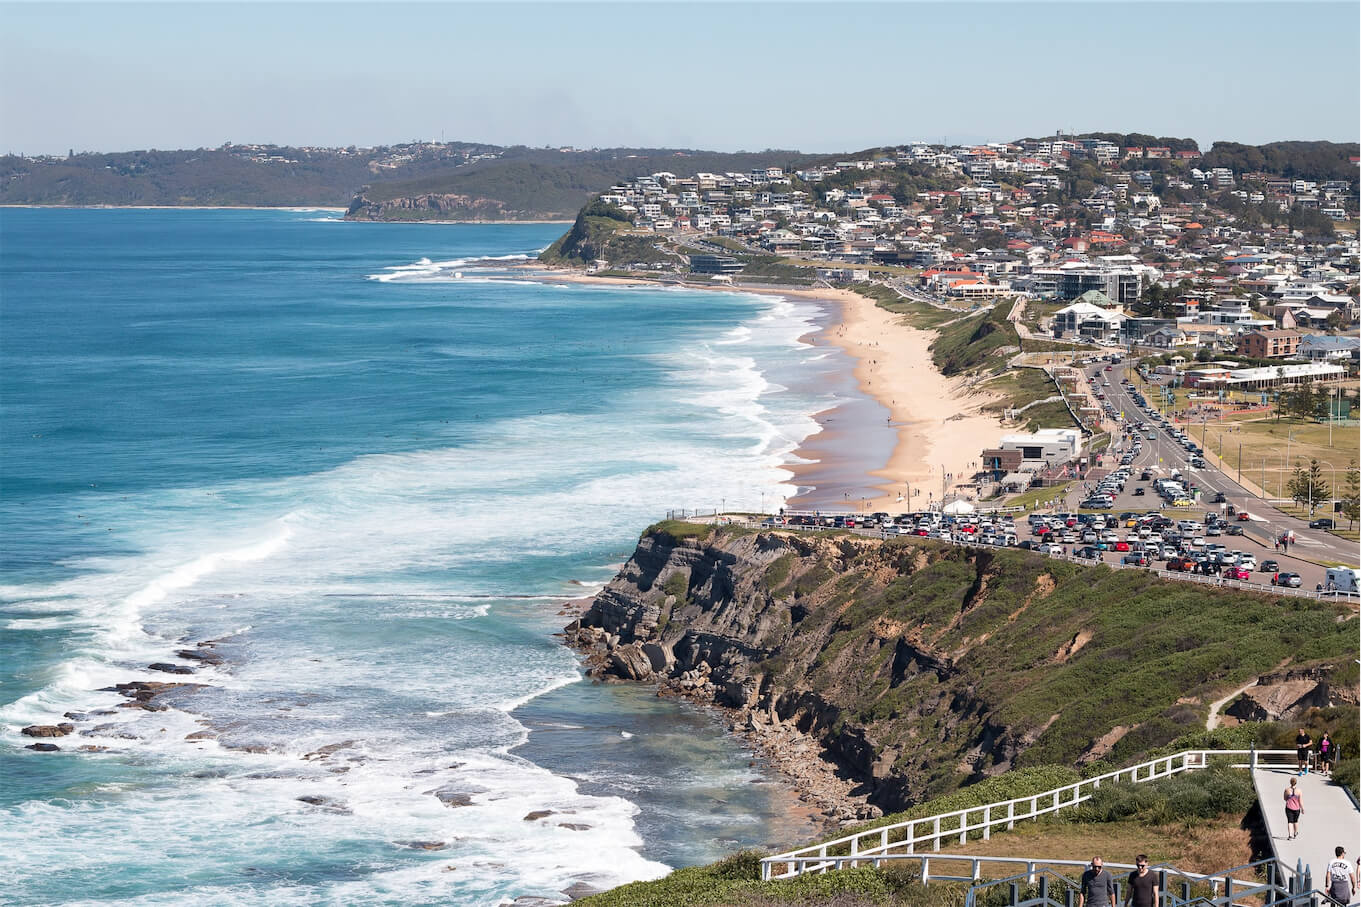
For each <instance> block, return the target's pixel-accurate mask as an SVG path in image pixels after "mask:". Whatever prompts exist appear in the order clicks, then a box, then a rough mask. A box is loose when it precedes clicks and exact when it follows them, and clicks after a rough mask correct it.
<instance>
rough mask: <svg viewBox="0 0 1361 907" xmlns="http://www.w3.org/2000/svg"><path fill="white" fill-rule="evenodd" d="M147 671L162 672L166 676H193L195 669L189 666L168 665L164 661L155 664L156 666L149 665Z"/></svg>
mask: <svg viewBox="0 0 1361 907" xmlns="http://www.w3.org/2000/svg"><path fill="white" fill-rule="evenodd" d="M147 670H148V671H161V672H162V673H165V674H192V673H194V669H193V668H191V667H189V666H188V665H172V664H167V663H166V662H164V661H158V662H155V663H154V664H149V665H147Z"/></svg>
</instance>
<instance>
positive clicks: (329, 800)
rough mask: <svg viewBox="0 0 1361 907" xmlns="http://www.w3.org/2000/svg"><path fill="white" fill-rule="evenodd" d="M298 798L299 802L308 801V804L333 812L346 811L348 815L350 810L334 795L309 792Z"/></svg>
mask: <svg viewBox="0 0 1361 907" xmlns="http://www.w3.org/2000/svg"><path fill="white" fill-rule="evenodd" d="M297 799H298V801H299V802H301V803H306V804H307V805H308V806H317V807H320V808H321V809H325V810H329V811H330V812H333V813H344V814H346V815H348V814H349V812H350V810H349V807H347V806H346V805H345V804H344V803H341V802H340V801H339V800H336V799H335V798H333V797H319V796H316V795H315V794H309V795H307V796H304V797H298V798H297Z"/></svg>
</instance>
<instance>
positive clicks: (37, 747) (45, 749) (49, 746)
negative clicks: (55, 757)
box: [24, 743, 61, 753]
mask: <svg viewBox="0 0 1361 907" xmlns="http://www.w3.org/2000/svg"><path fill="white" fill-rule="evenodd" d="M24 749H29V750H33V751H35V752H39V753H60V752H61V747H59V746H57V745H56V744H55V743H30V744H29V745H28V746H26V747H24Z"/></svg>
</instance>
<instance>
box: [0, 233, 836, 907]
mask: <svg viewBox="0 0 1361 907" xmlns="http://www.w3.org/2000/svg"><path fill="white" fill-rule="evenodd" d="M562 229H563V227H561V226H560V225H449V226H434V225H384V224H359V223H345V222H342V221H340V220H339V217H338V215H336V214H334V213H331V212H326V211H176V210H162V211H135V210H25V209H9V210H5V211H4V212H3V213H0V266H2V268H3V270H2V271H0V354H2V355H3V360H2V363H3V371H2V372H0V406H2V407H3V411H2V413H0V415H2V416H3V418H0V433H2V435H0V442H2V446H0V456H2V457H3V461H2V463H0V465H2V471H0V481H2V482H3V485H0V890H3V891H4V892H5V895H4V899H5V900H6V901H7V902H13V903H21V904H54V903H63V904H68V903H69V904H77V903H89V904H96V903H97V904H110V903H114V904H121V903H135V904H166V903H175V904H233V903H250V904H262V903H263V904H317V903H334V904H340V903H343V904H379V903H382V904H412V903H445V904H479V905H481V904H498V903H507V902H509V901H510V900H513V899H514V898H516V897H520V896H531V895H537V896H542V897H550V898H558V899H561V892H562V891H564V890H565V889H568V888H570V887H571V886H573V885H574V884H579V883H580V884H585V885H589V886H592V887H596V888H603V887H609V886H612V885H616V884H619V883H622V882H626V881H630V880H634V879H641V878H650V877H656V876H659V875H662V874H664V873H666V872H667V871H669V868H671V867H676V866H683V865H689V864H695V863H699V862H705V861H708V860H712V859H714V858H716V857H718V856H721V855H722V854H724V853H726V852H729V851H731V850H735V849H738V848H741V847H750V846H764V845H782V844H786V843H789V842H790V841H791V840H797V839H798V838H799V837H801V836H803V835H806V834H808V833H810V829H809V828H808V827H807V824H806V820H804V819H801V818H799V817H798V816H797V815H796V814H795V812H794V811H793V810H791V809H790V805H789V800H788V796H787V795H785V794H783V793H782V792H781V790H780V788H779V787H778V785H776V784H774V783H773V780H772V778H771V777H770V776H769V774H768V773H767V771H766V770H765V769H764V767H763V766H762V765H761V764H760V763H759V761H754V759H753V757H752V755H751V754H750V753H749V752H747V751H746V750H744V749H743V747H742V744H741V742H740V741H739V740H737V739H735V738H733V737H731V736H729V735H727V734H726V733H725V732H724V730H723V728H722V727H721V725H720V724H719V723H718V722H717V721H716V720H715V718H714V717H713V716H711V715H709V714H707V713H705V712H701V711H697V710H694V709H691V708H688V707H686V706H683V705H680V704H677V703H673V702H669V701H662V700H658V699H657V698H656V697H655V695H653V693H652V691H651V690H649V689H646V688H641V687H626V686H616V685H600V684H595V683H591V682H589V681H586V680H584V679H583V676H582V673H581V670H580V668H579V665H578V660H577V658H576V657H575V656H574V655H573V653H572V652H570V651H568V650H566V649H565V648H563V647H562V646H561V645H560V643H559V640H558V638H556V637H555V636H554V635H553V634H554V633H555V632H557V631H558V630H559V629H560V628H561V627H562V625H563V624H564V623H566V622H567V621H568V620H570V614H565V613H564V610H565V607H566V605H567V603H568V602H570V601H571V600H574V599H579V598H581V597H582V596H585V595H589V594H590V593H591V592H592V591H594V590H595V589H597V588H599V587H600V585H602V584H603V583H604V582H606V581H607V580H608V579H609V578H610V577H611V576H612V575H613V573H614V571H615V570H616V569H617V567H618V565H619V564H620V563H621V562H622V561H623V560H624V559H626V558H627V557H628V555H629V554H630V552H631V551H632V549H633V545H634V543H635V541H636V539H637V537H638V534H639V532H640V531H641V530H642V528H644V527H645V526H647V525H648V524H649V523H651V522H654V521H656V520H657V519H660V518H662V517H663V516H664V515H665V514H666V512H667V511H668V510H669V509H673V508H717V507H727V508H729V509H738V508H744V509H751V510H755V509H757V508H759V507H762V506H764V507H765V508H766V509H770V508H772V507H774V506H776V505H777V504H778V503H779V502H781V501H783V500H785V499H786V498H788V497H789V496H791V495H792V494H794V492H795V491H796V489H795V488H794V486H793V485H791V484H790V475H791V474H790V472H789V471H788V470H787V469H786V468H785V467H786V466H787V464H788V463H789V462H790V460H791V452H792V451H793V450H794V449H795V448H796V447H797V445H798V443H799V442H800V441H801V440H802V439H804V438H805V437H807V436H808V435H809V434H810V433H812V432H814V431H815V430H816V423H815V422H814V420H813V418H812V414H813V413H815V412H818V411H821V410H825V409H827V408H828V407H830V406H833V405H836V404H837V403H838V402H841V401H843V400H844V398H845V397H846V395H847V394H849V393H851V391H850V389H849V383H848V381H849V379H848V378H847V377H846V375H845V368H846V363H845V362H844V361H843V360H842V357H841V356H840V354H839V353H837V352H835V351H834V350H832V349H831V348H829V347H826V346H818V345H813V344H811V343H810V342H809V341H808V339H807V338H808V335H810V333H812V332H814V331H815V329H816V327H817V325H818V323H819V320H820V319H824V318H825V316H826V314H827V313H825V312H824V311H822V310H821V309H820V308H819V306H818V304H815V303H811V302H807V301H791V300H787V299H781V298H777V297H770V296H764V297H761V296H754V295H746V294H735V293H707V292H698V291H686V290H665V289H659V288H633V287H600V286H582V285H579V284H562V285H555V284H545V283H541V282H532V281H529V280H525V279H522V275H520V274H518V273H517V272H516V270H515V268H514V265H515V263H516V261H517V260H521V259H525V258H528V257H532V256H533V255H534V254H535V253H536V252H537V251H538V250H539V249H541V248H543V247H544V246H546V245H548V244H549V243H550V242H551V241H552V240H553V239H555V238H556V237H557V236H558V235H559V234H560V233H561V231H562ZM200 643H209V644H210V645H208V646H206V647H205V646H200ZM181 652H188V653H190V654H189V655H180V654H177V653H181ZM204 652H208V653H210V654H211V656H212V657H211V658H210V659H208V660H206V661H205V660H204V659H202V658H195V657H192V656H193V655H194V654H195V653H198V654H200V655H201V654H202V653H204ZM152 664H161V665H170V666H175V667H180V668H183V669H187V670H189V671H192V673H191V674H173V673H166V672H165V671H163V670H150V669H149V668H148V666H149V665H152ZM136 681H144V682H145V681H154V682H162V683H176V682H181V683H185V684H189V685H188V686H185V687H181V688H177V689H176V690H174V691H173V692H171V693H168V694H166V695H164V696H162V697H160V698H159V699H158V700H157V703H159V704H164V705H166V706H168V708H165V709H163V710H155V711H148V710H144V709H141V708H126V707H123V704H125V703H128V702H130V700H129V699H128V698H126V697H125V696H124V695H122V694H120V693H118V692H116V691H111V690H109V689H107V688H110V687H112V686H113V685H114V684H121V683H129V682H136ZM68 714H69V715H70V716H71V718H70V719H69V720H72V723H74V724H75V725H76V731H75V732H74V733H72V734H70V735H68V736H64V737H60V738H54V739H52V740H50V741H47V742H52V743H55V744H57V745H58V746H59V747H60V751H59V752H35V751H33V750H30V749H27V746H28V745H29V744H32V743H34V742H35V741H34V740H33V739H31V738H29V737H26V736H22V735H21V733H20V731H21V729H22V728H23V727H25V726H27V725H32V724H54V723H57V722H62V721H66V720H68V718H65V717H63V716H65V715H68Z"/></svg>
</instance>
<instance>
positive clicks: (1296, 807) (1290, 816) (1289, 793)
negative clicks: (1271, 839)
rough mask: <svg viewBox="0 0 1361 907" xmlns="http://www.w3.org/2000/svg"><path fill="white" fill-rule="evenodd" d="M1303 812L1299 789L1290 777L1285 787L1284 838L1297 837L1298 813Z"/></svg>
mask: <svg viewBox="0 0 1361 907" xmlns="http://www.w3.org/2000/svg"><path fill="white" fill-rule="evenodd" d="M1302 812H1304V802H1303V801H1302V800H1301V799H1300V789H1299V787H1298V786H1296V784H1295V779H1294V778H1291V779H1290V786H1289V787H1287V788H1286V789H1285V825H1286V829H1285V830H1286V831H1287V832H1288V834H1287V835H1286V838H1285V839H1286V840H1287V841H1289V840H1292V839H1294V838H1297V837H1299V834H1300V813H1302Z"/></svg>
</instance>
